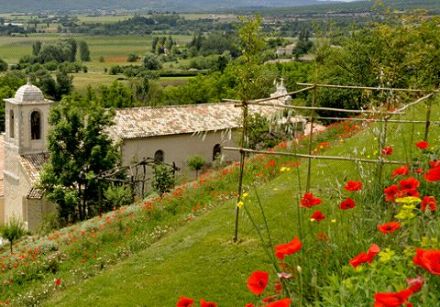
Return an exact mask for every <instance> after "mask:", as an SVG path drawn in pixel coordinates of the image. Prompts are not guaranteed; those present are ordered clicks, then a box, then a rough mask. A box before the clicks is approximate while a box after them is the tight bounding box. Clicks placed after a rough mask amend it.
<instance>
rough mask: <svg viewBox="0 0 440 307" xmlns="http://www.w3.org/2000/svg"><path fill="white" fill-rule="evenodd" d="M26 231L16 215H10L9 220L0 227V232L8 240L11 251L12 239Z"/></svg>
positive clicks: (16, 238)
mask: <svg viewBox="0 0 440 307" xmlns="http://www.w3.org/2000/svg"><path fill="white" fill-rule="evenodd" d="M25 233H26V231H25V229H24V225H23V222H22V221H21V220H19V219H18V218H16V217H12V218H11V219H10V220H9V222H8V223H7V224H6V225H5V226H3V227H2V228H1V229H0V234H1V236H2V237H3V238H5V239H7V240H8V241H9V245H10V248H11V254H12V253H13V251H12V245H13V244H14V241H16V240H18V239H20V238H21V237H22V236H23V235H24V234H25Z"/></svg>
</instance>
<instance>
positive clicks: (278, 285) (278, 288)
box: [275, 281, 283, 294]
mask: <svg viewBox="0 0 440 307" xmlns="http://www.w3.org/2000/svg"><path fill="white" fill-rule="evenodd" d="M282 291H283V284H282V283H281V282H280V281H277V282H276V283H275V293H276V294H280V293H281V292H282Z"/></svg>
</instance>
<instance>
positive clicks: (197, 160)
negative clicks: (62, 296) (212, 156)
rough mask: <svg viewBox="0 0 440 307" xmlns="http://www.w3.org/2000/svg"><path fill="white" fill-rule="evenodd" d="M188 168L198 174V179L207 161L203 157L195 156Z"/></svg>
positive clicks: (189, 161)
mask: <svg viewBox="0 0 440 307" xmlns="http://www.w3.org/2000/svg"><path fill="white" fill-rule="evenodd" d="M187 164H188V166H189V168H190V169H192V170H193V171H195V172H196V178H198V177H199V171H200V170H201V169H202V168H203V166H204V165H205V164H206V161H205V159H204V158H203V157H202V156H199V155H194V156H192V157H189V159H188V162H187Z"/></svg>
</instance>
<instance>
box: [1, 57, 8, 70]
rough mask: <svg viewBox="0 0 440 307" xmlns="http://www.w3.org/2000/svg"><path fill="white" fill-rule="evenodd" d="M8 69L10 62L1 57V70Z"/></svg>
mask: <svg viewBox="0 0 440 307" xmlns="http://www.w3.org/2000/svg"><path fill="white" fill-rule="evenodd" d="M7 70H8V63H6V61H5V60H3V59H0V71H7Z"/></svg>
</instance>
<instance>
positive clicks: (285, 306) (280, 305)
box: [266, 298, 292, 307]
mask: <svg viewBox="0 0 440 307" xmlns="http://www.w3.org/2000/svg"><path fill="white" fill-rule="evenodd" d="M291 304H292V300H291V299H290V298H285V299H282V300H279V301H276V302H273V303H270V304H267V305H266V307H290V306H291Z"/></svg>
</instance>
